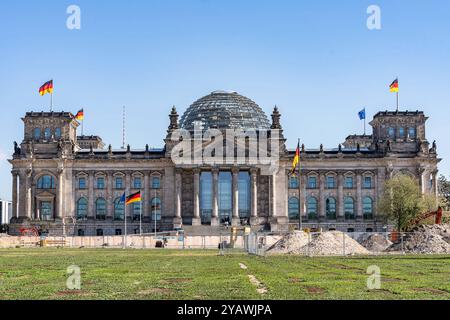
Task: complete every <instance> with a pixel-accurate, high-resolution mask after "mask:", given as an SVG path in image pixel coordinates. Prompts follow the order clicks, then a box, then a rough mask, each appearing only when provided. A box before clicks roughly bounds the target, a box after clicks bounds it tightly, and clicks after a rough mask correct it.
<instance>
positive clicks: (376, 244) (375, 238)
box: [360, 233, 392, 252]
mask: <svg viewBox="0 0 450 320" xmlns="http://www.w3.org/2000/svg"><path fill="white" fill-rule="evenodd" d="M360 243H361V245H362V246H363V247H364V248H366V249H367V250H369V251H372V252H382V251H384V250H386V249H387V248H389V247H390V246H391V245H392V241H390V240H389V239H386V236H384V235H382V234H378V233H374V234H371V235H370V236H368V237H367V238H366V239H364V240H363V241H361V242H360Z"/></svg>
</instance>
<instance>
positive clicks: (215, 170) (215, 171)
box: [211, 167, 220, 174]
mask: <svg viewBox="0 0 450 320" xmlns="http://www.w3.org/2000/svg"><path fill="white" fill-rule="evenodd" d="M219 172H220V169H219V168H217V167H215V168H211V173H217V174H218V173H219Z"/></svg>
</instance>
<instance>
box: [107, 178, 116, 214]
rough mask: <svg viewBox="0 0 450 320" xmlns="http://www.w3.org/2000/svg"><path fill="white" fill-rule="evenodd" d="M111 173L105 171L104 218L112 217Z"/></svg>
mask: <svg viewBox="0 0 450 320" xmlns="http://www.w3.org/2000/svg"><path fill="white" fill-rule="evenodd" d="M113 180H114V177H113V173H112V171H108V172H107V173H106V219H114V194H113Z"/></svg>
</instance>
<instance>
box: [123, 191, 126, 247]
mask: <svg viewBox="0 0 450 320" xmlns="http://www.w3.org/2000/svg"><path fill="white" fill-rule="evenodd" d="M123 204H124V206H125V209H124V210H125V241H124V249H126V248H127V197H125V201H124V203H123Z"/></svg>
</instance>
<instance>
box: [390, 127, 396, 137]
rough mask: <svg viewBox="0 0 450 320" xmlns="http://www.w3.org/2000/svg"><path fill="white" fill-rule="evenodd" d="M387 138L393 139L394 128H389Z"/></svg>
mask: <svg viewBox="0 0 450 320" xmlns="http://www.w3.org/2000/svg"><path fill="white" fill-rule="evenodd" d="M388 136H389V138H395V129H394V128H392V127H389V129H388Z"/></svg>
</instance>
